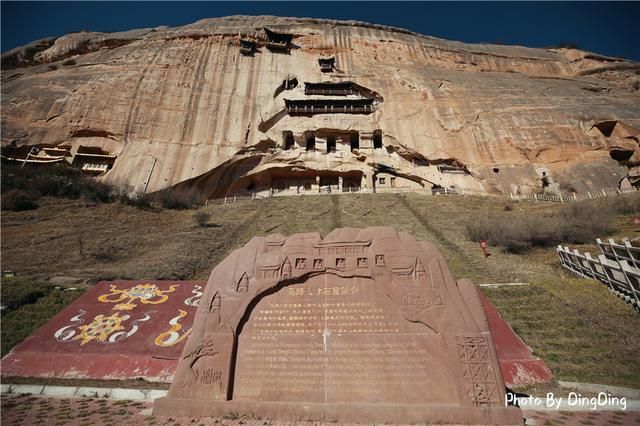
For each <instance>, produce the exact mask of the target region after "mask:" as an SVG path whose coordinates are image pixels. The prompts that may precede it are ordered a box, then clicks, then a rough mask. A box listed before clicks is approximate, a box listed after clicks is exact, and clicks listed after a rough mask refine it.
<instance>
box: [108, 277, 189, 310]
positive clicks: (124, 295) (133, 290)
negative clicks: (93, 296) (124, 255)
mask: <svg viewBox="0 0 640 426" xmlns="http://www.w3.org/2000/svg"><path fill="white" fill-rule="evenodd" d="M176 287H178V285H177V284H176V285H172V286H170V287H169V289H168V290H160V289H159V288H158V287H157V286H156V285H155V284H138V285H136V286H134V287H130V288H127V289H118V288H117V287H116V286H115V285H114V284H112V285H111V292H109V293H107V294H103V295H101V296H100V297H98V300H99V301H100V302H102V303H118V304H117V305H116V306H114V307H113V309H112V310H114V311H130V310H132V309H133V308H135V307H136V306H138V305H137V304H135V303H133V302H135V301H136V300H139V303H142V304H145V305H147V304H151V305H158V304H160V303H164V302H166V301H167V299H168V298H169V296H168V295H167V293H173V292H174V291H175V289H176ZM123 301H124V303H119V302H123Z"/></svg>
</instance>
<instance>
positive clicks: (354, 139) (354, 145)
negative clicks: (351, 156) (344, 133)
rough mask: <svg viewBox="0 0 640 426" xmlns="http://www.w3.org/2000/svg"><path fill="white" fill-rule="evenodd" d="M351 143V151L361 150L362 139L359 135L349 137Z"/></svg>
mask: <svg viewBox="0 0 640 426" xmlns="http://www.w3.org/2000/svg"><path fill="white" fill-rule="evenodd" d="M349 142H350V145H351V150H354V149H360V137H359V136H358V134H357V133H352V134H351V135H350V137H349Z"/></svg>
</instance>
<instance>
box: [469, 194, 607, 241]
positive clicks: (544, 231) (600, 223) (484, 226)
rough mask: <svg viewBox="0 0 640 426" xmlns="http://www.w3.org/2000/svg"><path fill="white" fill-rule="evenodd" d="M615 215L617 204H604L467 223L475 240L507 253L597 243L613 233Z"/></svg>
mask: <svg viewBox="0 0 640 426" xmlns="http://www.w3.org/2000/svg"><path fill="white" fill-rule="evenodd" d="M615 212H616V207H615V204H611V203H607V202H603V201H600V202H579V203H570V204H567V205H565V206H564V207H563V208H562V209H560V211H559V212H557V213H553V214H546V215H537V216H533V215H525V214H517V215H513V214H504V213H501V214H495V215H491V216H484V217H480V218H479V219H477V220H474V221H473V222H469V223H467V224H466V225H465V230H466V234H467V237H468V238H469V239H471V240H472V241H480V240H487V241H488V242H489V244H491V245H494V246H499V247H502V249H503V250H504V251H506V252H515V253H517V252H522V251H525V250H528V249H530V248H532V247H552V246H555V245H558V244H560V243H563V244H565V243H573V244H585V243H589V242H593V241H594V240H595V239H596V238H599V237H602V236H604V235H607V234H608V233H609V232H610V231H611V228H612V220H613V216H614V214H615Z"/></svg>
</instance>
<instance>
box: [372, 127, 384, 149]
mask: <svg viewBox="0 0 640 426" xmlns="http://www.w3.org/2000/svg"><path fill="white" fill-rule="evenodd" d="M373 148H374V149H378V148H382V131H381V130H376V131H375V132H373Z"/></svg>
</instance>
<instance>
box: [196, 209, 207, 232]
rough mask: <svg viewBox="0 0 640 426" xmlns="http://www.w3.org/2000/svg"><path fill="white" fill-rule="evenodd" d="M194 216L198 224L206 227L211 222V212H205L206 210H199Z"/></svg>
mask: <svg viewBox="0 0 640 426" xmlns="http://www.w3.org/2000/svg"><path fill="white" fill-rule="evenodd" d="M193 218H194V219H195V221H196V223H197V224H198V226H200V227H201V228H204V227H205V226H207V225H208V224H209V219H211V213H208V212H205V211H204V210H198V211H197V212H195V213H194V215H193Z"/></svg>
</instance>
